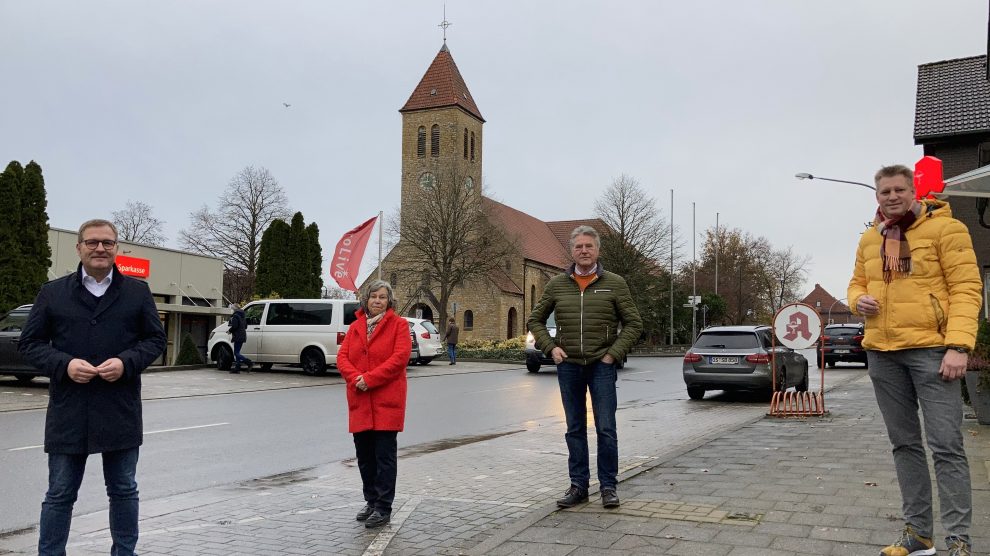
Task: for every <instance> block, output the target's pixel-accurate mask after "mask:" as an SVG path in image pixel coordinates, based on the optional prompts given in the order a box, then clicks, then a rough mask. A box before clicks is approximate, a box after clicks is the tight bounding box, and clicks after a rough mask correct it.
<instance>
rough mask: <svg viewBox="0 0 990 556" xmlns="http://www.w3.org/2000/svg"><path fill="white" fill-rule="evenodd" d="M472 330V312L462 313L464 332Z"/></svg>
mask: <svg viewBox="0 0 990 556" xmlns="http://www.w3.org/2000/svg"><path fill="white" fill-rule="evenodd" d="M473 329H474V312H472V311H464V330H473Z"/></svg>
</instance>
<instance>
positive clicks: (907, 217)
mask: <svg viewBox="0 0 990 556" xmlns="http://www.w3.org/2000/svg"><path fill="white" fill-rule="evenodd" d="M920 212H921V205H919V204H918V203H917V202H914V203H913V204H912V205H911V208H910V209H908V211H907V212H905V213H904V214H902V215H901V216H899V217H897V218H887V217H886V216H885V215H884V214H883V211H881V210H880V208H879V207H877V215H876V217H874V218H873V225H874V226H876V227H877V230H879V231H880V235H881V236H883V241H882V242H881V243H880V260H882V261H883V281H884V282H886V283H888V284H889V283H890V281H891V280H893V279H894V278H903V277H904V276H907V275H908V274H910V273H911V246H910V245H908V240H907V236H905V235H904V232H906V231H907V229H908V228H910V227H911V224H914V221H915V220H917V219H918V213H920Z"/></svg>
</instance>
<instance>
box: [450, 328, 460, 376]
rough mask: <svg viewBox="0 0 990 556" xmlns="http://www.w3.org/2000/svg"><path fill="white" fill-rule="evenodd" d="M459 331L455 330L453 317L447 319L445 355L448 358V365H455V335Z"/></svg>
mask: <svg viewBox="0 0 990 556" xmlns="http://www.w3.org/2000/svg"><path fill="white" fill-rule="evenodd" d="M459 332H460V329H459V328H457V321H456V320H454V317H450V318H449V319H447V355H449V356H450V364H451V365H456V364H457V334H458V333H459Z"/></svg>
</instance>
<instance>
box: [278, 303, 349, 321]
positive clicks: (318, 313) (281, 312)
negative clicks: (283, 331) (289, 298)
mask: <svg viewBox="0 0 990 556" xmlns="http://www.w3.org/2000/svg"><path fill="white" fill-rule="evenodd" d="M332 317H333V305H331V304H330V303H270V304H269V305H268V316H267V317H266V318H265V324H269V325H272V324H281V325H293V326H303V325H312V324H324V325H325V324H330V323H331V322H333V319H332Z"/></svg>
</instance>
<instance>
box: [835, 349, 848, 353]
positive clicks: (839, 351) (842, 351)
mask: <svg viewBox="0 0 990 556" xmlns="http://www.w3.org/2000/svg"><path fill="white" fill-rule="evenodd" d="M834 351H835V353H849V350H848V349H837V350H834Z"/></svg>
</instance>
